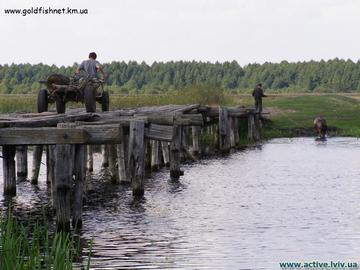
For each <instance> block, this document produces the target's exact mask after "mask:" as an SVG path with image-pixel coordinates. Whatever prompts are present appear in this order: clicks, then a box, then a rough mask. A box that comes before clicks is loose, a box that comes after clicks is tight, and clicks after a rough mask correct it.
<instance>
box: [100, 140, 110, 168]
mask: <svg viewBox="0 0 360 270" xmlns="http://www.w3.org/2000/svg"><path fill="white" fill-rule="evenodd" d="M101 155H102V163H101V166H102V167H103V168H107V167H109V145H108V144H105V145H103V146H102V148H101Z"/></svg>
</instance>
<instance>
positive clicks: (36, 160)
mask: <svg viewBox="0 0 360 270" xmlns="http://www.w3.org/2000/svg"><path fill="white" fill-rule="evenodd" d="M42 153H43V146H42V145H35V146H34V149H33V160H32V170H31V172H32V175H31V179H30V182H31V184H33V185H37V183H38V179H39V172H40V166H41V158H42Z"/></svg>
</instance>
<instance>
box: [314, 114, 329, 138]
mask: <svg viewBox="0 0 360 270" xmlns="http://www.w3.org/2000/svg"><path fill="white" fill-rule="evenodd" d="M314 129H315V132H316V133H317V134H318V135H319V139H320V140H326V138H325V135H326V132H327V130H328V126H327V124H326V120H325V118H323V117H316V118H315V119H314Z"/></svg>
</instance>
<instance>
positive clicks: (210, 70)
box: [0, 58, 360, 94]
mask: <svg viewBox="0 0 360 270" xmlns="http://www.w3.org/2000/svg"><path fill="white" fill-rule="evenodd" d="M103 66H104V70H105V71H106V73H107V74H108V75H109V77H108V79H107V82H106V87H107V89H108V90H110V91H111V92H114V93H161V92H164V91H169V90H181V89H184V88H188V87H190V86H193V85H198V84H204V83H211V84H216V85H217V86H219V87H220V88H223V89H225V90H229V91H232V92H237V91H243V90H249V89H252V88H253V87H254V86H255V85H256V84H257V83H260V82H261V83H262V84H263V86H264V87H265V89H272V90H278V91H297V92H300V91H310V92H350V91H359V90H360V61H358V62H353V61H351V60H342V59H338V58H335V59H332V60H328V61H323V60H321V61H308V62H296V63H289V62H287V61H282V62H281V63H264V64H249V65H246V66H243V67H241V66H240V65H239V64H238V63H237V62H236V61H232V62H224V63H219V62H216V63H210V62H196V61H176V62H173V61H171V62H165V63H163V62H154V63H153V64H151V65H148V64H146V63H145V62H142V63H137V62H135V61H130V62H127V63H126V62H111V63H106V64H104V65H103ZM76 67H77V64H74V65H72V66H68V67H64V66H61V67H57V66H55V65H52V66H49V65H45V64H36V65H31V64H11V65H0V93H3V94H10V93H30V92H33V93H35V92H37V91H38V90H39V89H40V85H39V81H41V80H45V79H46V78H47V76H49V75H51V74H54V73H59V74H63V75H67V76H72V75H73V74H74V72H75V70H76Z"/></svg>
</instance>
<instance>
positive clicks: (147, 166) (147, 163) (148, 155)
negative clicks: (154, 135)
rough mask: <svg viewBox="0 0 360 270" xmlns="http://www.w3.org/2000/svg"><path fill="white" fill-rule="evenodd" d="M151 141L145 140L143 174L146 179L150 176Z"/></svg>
mask: <svg viewBox="0 0 360 270" xmlns="http://www.w3.org/2000/svg"><path fill="white" fill-rule="evenodd" d="M151 142H152V140H149V139H145V142H144V143H145V174H146V177H147V176H150V175H151V154H152V146H151Z"/></svg>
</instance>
